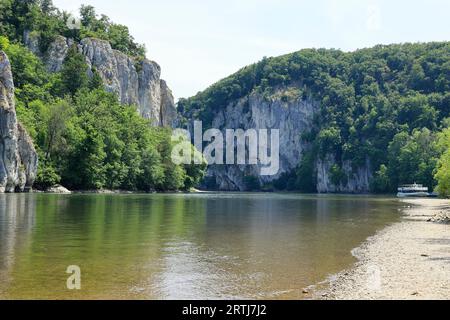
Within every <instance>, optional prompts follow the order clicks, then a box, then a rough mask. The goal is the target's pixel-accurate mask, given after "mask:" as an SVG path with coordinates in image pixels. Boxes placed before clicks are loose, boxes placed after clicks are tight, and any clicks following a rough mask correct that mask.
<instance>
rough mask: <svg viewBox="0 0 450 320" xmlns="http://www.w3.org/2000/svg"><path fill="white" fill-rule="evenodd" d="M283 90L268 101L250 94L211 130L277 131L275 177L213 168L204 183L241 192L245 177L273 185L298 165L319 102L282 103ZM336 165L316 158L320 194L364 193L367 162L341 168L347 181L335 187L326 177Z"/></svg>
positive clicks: (220, 114)
mask: <svg viewBox="0 0 450 320" xmlns="http://www.w3.org/2000/svg"><path fill="white" fill-rule="evenodd" d="M285 90H289V89H286V88H284V89H283V88H279V89H278V90H277V92H275V94H273V95H272V97H270V98H265V97H263V96H262V95H261V94H258V93H252V94H250V95H249V96H247V97H244V98H242V99H240V100H238V101H236V102H234V103H231V104H229V105H228V106H227V108H225V109H223V110H221V111H220V112H218V113H217V114H215V116H214V118H213V121H212V127H213V128H219V129H221V130H225V129H238V128H241V129H244V130H247V129H257V130H258V129H279V130H280V170H279V172H278V174H277V175H275V176H261V175H260V166H237V165H229V166H223V165H213V166H209V168H208V172H207V181H208V184H209V185H210V184H211V181H213V183H214V184H215V187H216V188H217V189H219V190H223V191H245V190H246V188H247V185H246V182H245V177H246V176H247V177H248V176H251V177H256V178H257V180H259V183H260V184H261V185H264V184H267V183H270V182H273V181H275V180H277V179H279V178H280V177H281V175H282V174H283V173H290V172H291V171H292V170H294V169H295V168H296V167H297V166H298V165H299V164H300V162H301V160H302V158H303V156H304V155H305V152H306V151H308V150H310V148H311V145H310V144H309V143H308V142H305V141H304V140H303V139H302V135H303V134H307V133H309V132H311V130H312V129H313V128H314V116H315V114H316V113H317V112H318V111H319V107H320V105H319V103H318V102H317V101H315V100H314V99H312V98H311V97H308V98H306V99H303V98H302V97H298V98H295V99H289V100H285V99H282V98H281V97H282V96H283V95H284V94H283V93H284V91H285ZM335 164H337V163H336V160H335V159H334V157H333V156H332V155H328V156H327V157H325V159H320V157H317V160H316V162H315V165H314V167H315V171H314V175H315V178H316V182H317V189H318V192H320V193H333V192H345V193H366V192H369V181H370V179H371V170H370V163H368V162H367V164H366V166H364V167H361V168H352V166H351V164H350V162H348V161H347V162H346V163H344V164H343V167H342V169H343V170H344V173H345V175H346V178H347V181H345V182H343V183H341V184H340V185H338V186H336V185H334V184H333V183H332V181H331V178H330V170H331V168H332V167H333V166H334V165H335Z"/></svg>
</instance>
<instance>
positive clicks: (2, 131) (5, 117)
mask: <svg viewBox="0 0 450 320" xmlns="http://www.w3.org/2000/svg"><path fill="white" fill-rule="evenodd" d="M37 165H38V156H37V153H36V150H35V149H34V146H33V142H32V141H31V138H30V137H29V136H28V134H27V133H26V131H25V129H24V128H23V127H22V126H21V125H20V124H19V123H18V121H17V117H16V110H15V105H14V82H13V76H12V73H11V65H10V62H9V60H8V57H7V56H6V54H5V53H4V52H2V51H0V193H2V192H14V191H29V190H30V189H31V187H32V185H33V183H34V180H35V178H36V173H37Z"/></svg>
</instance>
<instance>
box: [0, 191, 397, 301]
mask: <svg viewBox="0 0 450 320" xmlns="http://www.w3.org/2000/svg"><path fill="white" fill-rule="evenodd" d="M0 201H1V203H0V240H1V243H0V297H3V298H44V299H46V298H52V299H70V298H85V299H98V298H111V299H122V298H128V299H168V298H178V299H185V298H186V299H188V298H192V299H207V298H208V299H213V298H301V297H302V294H301V289H302V288H304V287H306V286H308V285H310V284H313V283H316V282H318V281H321V280H323V279H324V278H325V277H326V276H327V275H329V274H330V273H334V272H337V271H340V270H341V269H343V268H345V267H347V266H349V264H351V263H352V262H353V258H352V257H351V255H350V250H351V249H352V248H354V247H356V246H358V245H359V244H360V243H361V242H362V241H364V240H365V239H366V238H367V237H368V236H370V235H372V234H373V233H374V232H375V231H376V230H377V229H379V228H381V227H383V226H385V225H386V224H387V223H390V222H393V221H395V220H396V219H397V218H398V214H397V206H398V204H397V202H396V200H393V199H382V198H370V197H332V196H300V195H278V194H194V195H183V194H176V195H46V194H29V195H25V194H23V195H1V196H0ZM69 265H78V266H80V267H81V270H82V290H80V291H69V290H67V289H66V279H67V276H68V275H67V274H66V273H65V271H66V268H67V266H69Z"/></svg>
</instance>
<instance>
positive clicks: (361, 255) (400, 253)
mask: <svg viewBox="0 0 450 320" xmlns="http://www.w3.org/2000/svg"><path fill="white" fill-rule="evenodd" d="M402 202H403V203H404V205H405V209H404V216H403V217H402V220H401V221H400V222H399V223H396V224H394V225H391V226H389V227H387V228H385V229H384V230H382V231H381V232H379V233H378V234H376V235H375V236H374V237H372V238H369V239H368V240H367V241H366V242H365V243H364V244H363V245H362V246H361V247H359V248H357V249H355V250H354V252H353V253H354V255H355V257H357V258H358V262H357V263H356V264H355V266H354V267H353V268H351V269H350V270H345V271H343V272H341V273H339V274H337V275H334V276H332V277H330V279H328V281H327V284H328V285H327V287H326V288H325V289H317V290H316V292H315V293H314V297H315V298H317V299H330V300H348V299H357V300H381V299H389V300H415V299H433V300H434V299H442V300H444V299H448V297H449V296H450V268H449V265H448V263H449V261H450V251H449V250H448V244H449V243H450V224H449V221H450V219H449V217H450V200H440V199H410V200H403V201H402Z"/></svg>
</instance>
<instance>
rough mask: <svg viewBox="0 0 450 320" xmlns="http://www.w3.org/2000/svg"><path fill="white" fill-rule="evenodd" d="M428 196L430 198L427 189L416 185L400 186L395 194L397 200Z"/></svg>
mask: <svg viewBox="0 0 450 320" xmlns="http://www.w3.org/2000/svg"><path fill="white" fill-rule="evenodd" d="M428 196H430V193H429V192H428V188H427V187H424V186H423V185H421V184H417V183H414V184H409V185H404V186H401V187H399V188H398V193H397V197H399V198H406V197H428Z"/></svg>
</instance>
